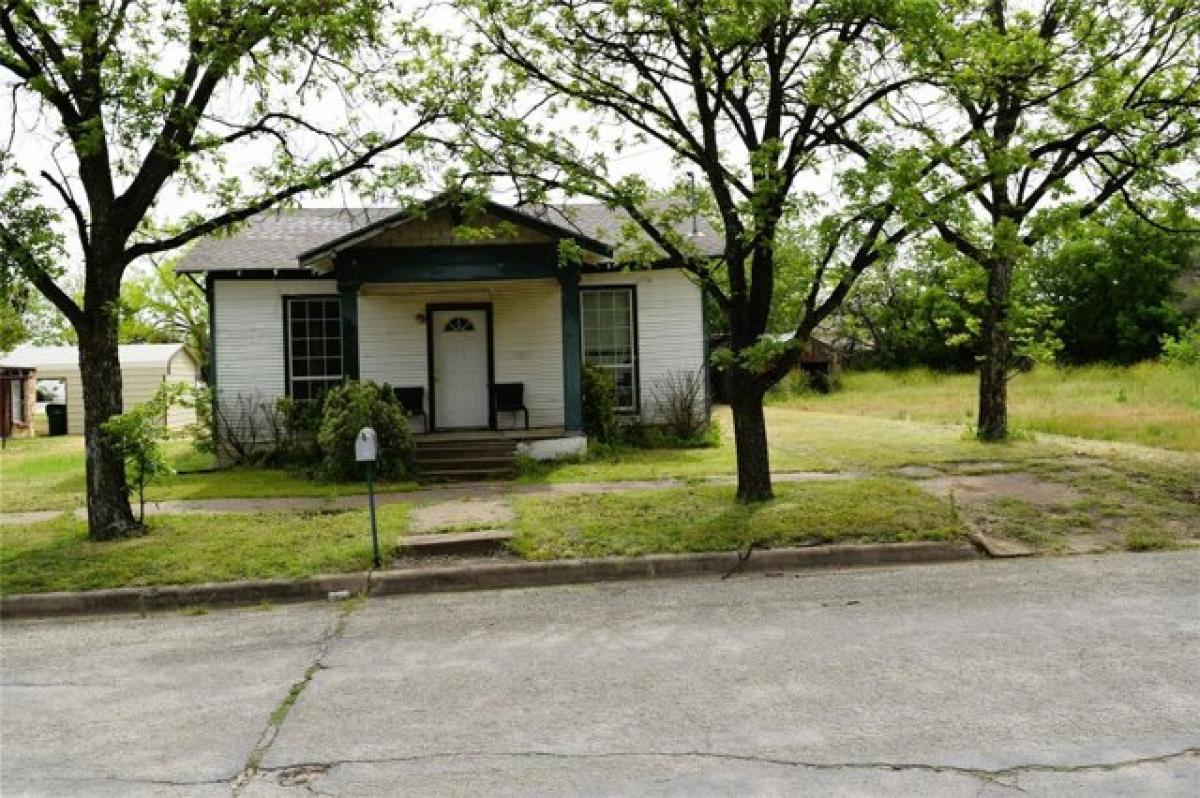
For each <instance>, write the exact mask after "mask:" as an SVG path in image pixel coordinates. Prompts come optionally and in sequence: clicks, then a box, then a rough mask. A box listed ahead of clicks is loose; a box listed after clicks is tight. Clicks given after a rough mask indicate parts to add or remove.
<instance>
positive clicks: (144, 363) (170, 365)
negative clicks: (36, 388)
mask: <svg viewBox="0 0 1200 798" xmlns="http://www.w3.org/2000/svg"><path fill="white" fill-rule="evenodd" d="M118 354H119V357H120V361H121V403H122V405H123V406H124V407H125V408H126V409H129V408H132V407H133V406H134V405H137V404H140V403H142V402H145V401H146V400H148V399H149V398H150V397H152V396H154V393H155V391H157V390H158V386H159V385H161V384H162V383H164V382H183V383H187V384H188V385H194V384H195V383H196V381H197V379H198V375H199V371H198V369H197V368H196V361H194V360H193V359H192V356H191V355H189V354H188V353H187V350H186V349H185V348H184V346H183V344H126V345H123V346H120V347H118ZM0 359H2V360H3V362H4V364H5V365H7V366H21V367H24V368H32V369H36V370H37V381H38V382H39V383H46V382H57V383H59V384H60V386H61V391H62V392H65V394H66V396H65V404H66V406H67V433H68V434H70V435H78V434H82V433H83V386H82V384H81V382H80V377H79V350H78V349H76V348H75V347H73V346H19V347H17V348H16V349H14V350H13V351H12V352H11V353H10V354H8V355H5V356H4V357H3V358H0ZM54 393H55V394H56V395H61V392H60V391H59V389H58V388H55V389H54ZM195 420H196V411H195V409H194V408H192V407H184V406H181V405H175V406H172V407H171V408H170V410H168V411H167V419H166V422H167V426H168V427H171V428H172V429H178V428H181V427H184V426H186V425H188V424H191V423H193V422H195Z"/></svg>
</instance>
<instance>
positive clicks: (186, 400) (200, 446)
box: [182, 385, 217, 454]
mask: <svg viewBox="0 0 1200 798" xmlns="http://www.w3.org/2000/svg"><path fill="white" fill-rule="evenodd" d="M182 401H183V404H184V407H192V408H194V409H195V410H196V421H195V422H194V423H192V424H189V425H188V426H187V427H186V428H185V429H184V432H186V433H187V434H188V435H190V436H191V438H192V446H194V447H195V448H196V451H198V452H204V453H205V454H213V453H215V452H216V451H217V446H216V441H215V440H213V392H212V388H209V387H208V386H207V385H195V386H192V388H191V389H190V390H188V391H187V392H186V394H185V395H184V396H183V398H182Z"/></svg>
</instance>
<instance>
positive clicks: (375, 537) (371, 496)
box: [367, 461, 383, 568]
mask: <svg viewBox="0 0 1200 798" xmlns="http://www.w3.org/2000/svg"><path fill="white" fill-rule="evenodd" d="M367 502H368V504H370V506H371V548H372V549H373V550H374V552H375V560H374V562H375V567H376V568H379V567H381V566H382V565H383V558H382V557H380V556H379V528H378V527H376V525H375V463H374V461H367Z"/></svg>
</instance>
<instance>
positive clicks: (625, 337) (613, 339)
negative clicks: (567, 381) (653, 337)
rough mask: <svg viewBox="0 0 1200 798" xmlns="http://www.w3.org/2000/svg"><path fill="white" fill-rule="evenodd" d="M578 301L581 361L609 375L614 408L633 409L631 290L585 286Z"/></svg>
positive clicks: (634, 363)
mask: <svg viewBox="0 0 1200 798" xmlns="http://www.w3.org/2000/svg"><path fill="white" fill-rule="evenodd" d="M579 301H580V309H581V310H582V312H583V325H582V326H583V362H584V363H586V364H588V365H589V366H596V367H599V368H602V369H606V370H607V371H608V372H609V373H610V374H611V375H612V378H613V383H614V385H615V386H616V400H617V407H618V409H620V410H636V409H637V341H636V340H635V338H636V336H635V335H634V320H633V289H632V288H604V289H587V290H585V291H581V292H580V293H579Z"/></svg>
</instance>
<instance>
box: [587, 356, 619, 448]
mask: <svg viewBox="0 0 1200 798" xmlns="http://www.w3.org/2000/svg"><path fill="white" fill-rule="evenodd" d="M616 390H617V389H616V385H615V384H614V383H613V378H612V375H611V374H610V373H609V372H608V371H606V370H605V369H601V368H596V367H595V366H588V365H585V366H584V367H583V431H584V433H585V434H586V435H587V436H588V438H590V439H591V440H594V441H596V442H598V443H613V442H615V441H616V440H617V436H618V434H619V430H618V428H617V398H616Z"/></svg>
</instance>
